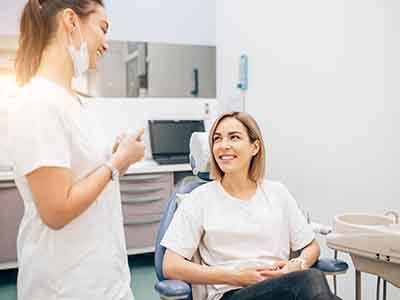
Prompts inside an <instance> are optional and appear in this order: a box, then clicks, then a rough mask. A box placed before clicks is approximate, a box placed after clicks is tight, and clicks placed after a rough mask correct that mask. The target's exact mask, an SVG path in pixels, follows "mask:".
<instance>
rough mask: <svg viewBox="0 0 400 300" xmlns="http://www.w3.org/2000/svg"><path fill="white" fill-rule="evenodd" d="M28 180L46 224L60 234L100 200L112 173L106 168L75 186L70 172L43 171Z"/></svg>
mask: <svg viewBox="0 0 400 300" xmlns="http://www.w3.org/2000/svg"><path fill="white" fill-rule="evenodd" d="M27 179H28V182H29V185H30V188H31V191H32V195H33V198H34V200H35V204H36V207H37V209H38V212H39V214H40V217H41V219H42V221H43V223H45V224H46V225H47V226H49V227H50V228H51V229H54V230H59V229H62V228H63V227H64V226H65V225H67V224H68V223H70V222H71V221H72V220H73V219H75V218H76V217H78V216H79V215H80V214H81V213H82V212H84V211H85V210H86V209H87V208H88V207H89V206H90V204H92V203H93V202H94V201H95V200H96V199H97V197H98V196H99V194H100V193H101V191H102V190H103V189H104V187H105V186H106V185H107V183H108V181H109V180H110V179H111V170H110V169H109V168H107V167H105V166H102V167H100V168H98V169H96V170H95V171H93V172H92V173H91V174H89V176H88V177H86V178H84V179H82V180H81V181H79V182H77V183H75V184H73V183H72V172H71V170H70V169H67V168H59V167H42V168H39V169H37V170H35V171H33V172H32V173H30V174H28V175H27Z"/></svg>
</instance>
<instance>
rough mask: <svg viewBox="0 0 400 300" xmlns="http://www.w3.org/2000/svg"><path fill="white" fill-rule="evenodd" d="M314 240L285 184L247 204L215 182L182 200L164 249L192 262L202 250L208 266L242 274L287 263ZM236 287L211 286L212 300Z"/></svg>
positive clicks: (260, 191)
mask: <svg viewBox="0 0 400 300" xmlns="http://www.w3.org/2000/svg"><path fill="white" fill-rule="evenodd" d="M313 239H314V233H313V231H312V228H311V227H310V226H309V225H308V224H307V222H306V220H305V218H304V216H303V215H302V214H301V212H300V210H299V209H298V207H297V204H296V201H295V200H294V199H293V197H292V196H291V195H290V193H289V192H288V190H287V189H286V188H285V187H284V186H283V185H282V184H280V183H278V182H273V181H264V182H262V184H261V185H258V187H257V190H256V193H255V194H254V196H253V197H252V198H251V199H249V200H247V201H243V200H240V199H237V198H234V197H232V196H231V195H229V194H228V193H226V192H225V190H224V189H223V187H222V185H221V184H220V182H219V181H213V182H210V183H207V184H204V185H202V186H200V187H198V188H196V189H195V190H194V191H193V192H192V193H191V194H190V195H189V196H188V197H187V199H184V200H182V203H181V204H180V205H179V207H178V209H177V211H176V213H175V215H174V218H173V220H172V222H171V224H170V226H169V228H168V230H167V232H166V234H165V236H164V238H163V240H162V242H161V244H162V245H163V246H164V247H166V248H168V249H170V250H172V251H174V252H176V253H178V254H179V255H182V256H183V257H185V258H186V259H189V260H190V259H192V257H193V255H194V253H195V251H196V250H197V249H198V250H199V254H200V257H201V260H202V264H204V265H207V266H218V267H221V268H226V269H236V268H244V267H262V266H271V265H272V264H273V263H274V262H276V261H279V260H287V259H288V258H289V254H290V250H291V249H292V250H299V249H301V248H303V247H305V246H306V245H307V244H309V243H310V242H311V241H312V240H313ZM235 288H238V287H234V286H229V285H222V284H219V285H207V294H208V298H207V299H209V300H217V299H220V298H221V297H222V295H223V294H224V293H225V292H227V291H229V290H232V289H235Z"/></svg>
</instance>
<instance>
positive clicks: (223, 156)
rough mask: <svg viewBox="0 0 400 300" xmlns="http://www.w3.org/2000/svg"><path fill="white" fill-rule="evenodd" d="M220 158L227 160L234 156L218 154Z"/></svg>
mask: <svg viewBox="0 0 400 300" xmlns="http://www.w3.org/2000/svg"><path fill="white" fill-rule="evenodd" d="M220 158H221V159H222V160H229V159H234V158H235V156H233V155H222V156H220Z"/></svg>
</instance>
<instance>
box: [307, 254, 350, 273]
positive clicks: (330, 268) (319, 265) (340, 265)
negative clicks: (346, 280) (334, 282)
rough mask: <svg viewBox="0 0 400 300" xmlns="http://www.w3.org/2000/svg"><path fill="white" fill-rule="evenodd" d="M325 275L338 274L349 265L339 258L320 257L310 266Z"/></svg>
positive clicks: (344, 271)
mask: <svg viewBox="0 0 400 300" xmlns="http://www.w3.org/2000/svg"><path fill="white" fill-rule="evenodd" d="M312 268H316V269H318V270H320V271H321V272H323V273H324V274H326V275H338V274H343V273H346V271H347V269H348V268H349V265H348V264H347V263H346V262H345V261H343V260H340V259H334V258H332V259H329V258H321V259H319V260H317V262H316V263H315V264H314V265H313V266H312Z"/></svg>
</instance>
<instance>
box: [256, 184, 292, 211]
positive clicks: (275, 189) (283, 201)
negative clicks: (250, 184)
mask: <svg viewBox="0 0 400 300" xmlns="http://www.w3.org/2000/svg"><path fill="white" fill-rule="evenodd" d="M261 186H262V188H263V190H264V192H265V194H266V195H267V196H270V197H271V198H272V199H274V201H275V202H276V203H279V204H280V205H282V206H284V207H286V206H287V205H288V204H290V203H291V202H292V201H293V200H294V199H293V197H292V195H291V194H290V192H289V190H288V189H287V188H286V186H285V185H284V184H283V183H281V182H279V181H272V180H263V181H262V183H261Z"/></svg>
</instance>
